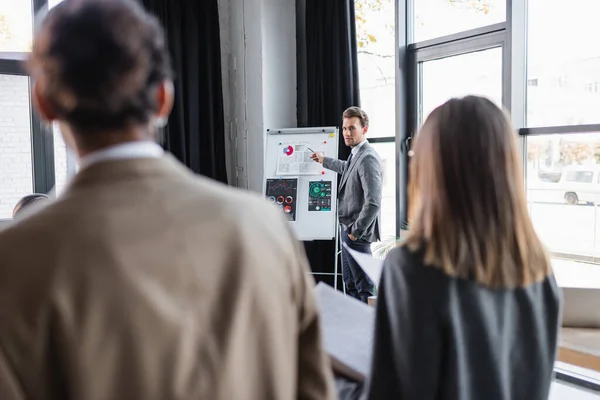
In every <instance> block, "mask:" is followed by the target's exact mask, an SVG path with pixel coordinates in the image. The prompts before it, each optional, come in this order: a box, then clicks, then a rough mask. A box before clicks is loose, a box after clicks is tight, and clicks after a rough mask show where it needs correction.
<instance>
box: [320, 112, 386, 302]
mask: <svg viewBox="0 0 600 400" xmlns="http://www.w3.org/2000/svg"><path fill="white" fill-rule="evenodd" d="M343 120H344V122H343V134H344V142H345V143H346V145H347V146H350V147H351V148H352V151H351V153H350V157H348V161H342V160H338V159H334V158H330V157H324V156H323V154H319V153H315V154H313V155H312V159H313V160H315V161H317V162H320V163H322V164H323V167H325V168H327V169H330V170H332V171H335V172H337V173H338V174H341V175H342V176H341V178H340V186H339V194H338V215H339V221H340V234H341V238H342V241H343V242H344V243H346V244H348V247H350V248H351V249H354V250H357V251H359V252H361V253H367V254H371V243H372V242H375V241H377V240H379V239H380V232H379V226H380V223H379V209H380V208H381V187H382V172H381V161H380V159H379V155H378V154H377V152H376V151H375V149H374V148H373V147H372V146H371V145H370V144H369V142H368V141H367V139H366V135H367V131H368V130H369V117H368V116H367V114H366V113H365V112H364V111H363V110H361V109H360V108H358V107H350V108H348V109H347V110H346V111H344V114H343ZM342 276H343V277H344V283H345V284H346V291H347V293H348V294H349V295H350V296H352V297H354V298H356V299H359V300H361V301H363V302H365V303H366V302H367V300H368V298H369V296H372V295H373V291H374V284H373V282H372V281H371V280H370V279H369V277H368V276H367V275H366V274H365V273H364V271H363V270H362V268H360V266H359V265H358V264H357V263H356V261H355V260H354V259H353V258H352V256H350V254H348V251H347V250H346V248H345V247H342Z"/></svg>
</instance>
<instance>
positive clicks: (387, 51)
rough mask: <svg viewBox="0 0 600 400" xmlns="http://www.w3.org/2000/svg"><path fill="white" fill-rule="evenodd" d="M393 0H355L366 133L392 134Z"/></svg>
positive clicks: (361, 95) (361, 94) (394, 105)
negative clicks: (367, 126)
mask: <svg viewBox="0 0 600 400" xmlns="http://www.w3.org/2000/svg"><path fill="white" fill-rule="evenodd" d="M394 2H395V1H394V0H377V1H373V0H356V2H355V9H356V32H357V44H358V67H359V80H360V100H361V108H363V109H364V110H365V111H366V112H367V114H368V115H369V119H370V127H369V133H368V135H369V137H370V138H373V137H378V138H379V137H394V136H395V130H396V118H395V116H396V108H395V107H396V76H395V74H396V64H395V61H396V57H395V55H394V54H395V52H396V43H395V31H394Z"/></svg>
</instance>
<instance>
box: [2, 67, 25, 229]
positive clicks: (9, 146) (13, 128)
mask: <svg viewBox="0 0 600 400" xmlns="http://www.w3.org/2000/svg"><path fill="white" fill-rule="evenodd" d="M31 155H32V151H31V113H30V101H29V78H28V77H26V76H15V75H0V219H9V218H11V217H12V210H13V208H14V206H15V205H16V203H17V202H18V201H19V199H20V198H21V197H23V196H25V195H27V194H31V193H32V192H33V170H32V157H31Z"/></svg>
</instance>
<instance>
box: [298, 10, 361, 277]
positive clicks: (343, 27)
mask: <svg viewBox="0 0 600 400" xmlns="http://www.w3.org/2000/svg"><path fill="white" fill-rule="evenodd" d="M298 1H299V2H301V3H302V4H300V3H299V4H297V10H298V12H300V13H301V14H302V15H300V16H299V17H298V24H299V26H298V30H297V32H298V46H297V48H298V62H299V64H298V86H299V88H298V122H299V125H300V126H302V127H318V126H339V127H341V121H342V113H343V112H344V110H345V109H346V108H348V107H350V106H360V92H359V82H358V53H357V45H356V25H355V14H354V0H298ZM348 155H350V148H349V147H347V146H346V145H345V144H344V140H343V137H342V135H341V129H340V137H339V154H338V156H339V158H341V159H346V158H347V157H348ZM305 248H306V252H307V255H308V258H309V261H310V264H311V268H312V270H313V271H314V272H333V268H334V260H335V258H334V253H335V241H333V240H328V241H313V242H305ZM339 272H341V262H340V263H339ZM318 280H323V281H326V282H328V283H330V284H333V278H329V277H328V278H325V279H320V278H318ZM338 282H341V279H339V280H338ZM338 284H340V283H338Z"/></svg>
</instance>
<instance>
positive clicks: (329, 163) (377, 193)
mask: <svg viewBox="0 0 600 400" xmlns="http://www.w3.org/2000/svg"><path fill="white" fill-rule="evenodd" d="M323 166H324V167H325V168H327V169H330V170H332V171H335V172H337V173H338V174H341V175H342V176H341V178H340V186H339V194H338V215H339V219H340V225H341V226H342V229H344V231H345V232H346V233H350V234H351V235H352V236H355V237H357V238H359V239H362V240H364V241H366V242H375V241H377V240H379V239H381V234H380V231H379V227H380V226H381V224H380V221H379V218H380V215H379V211H380V209H381V188H382V186H383V179H382V172H381V160H380V159H379V155H378V154H377V152H376V151H375V149H374V148H373V147H372V146H371V145H370V144H369V143H365V144H364V145H362V146H361V147H360V148H359V149H358V152H357V153H356V154H355V155H354V156H353V157H352V161H351V162H350V165H349V167H348V166H347V162H346V161H342V160H337V159H334V158H330V157H325V158H324V160H323Z"/></svg>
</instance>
